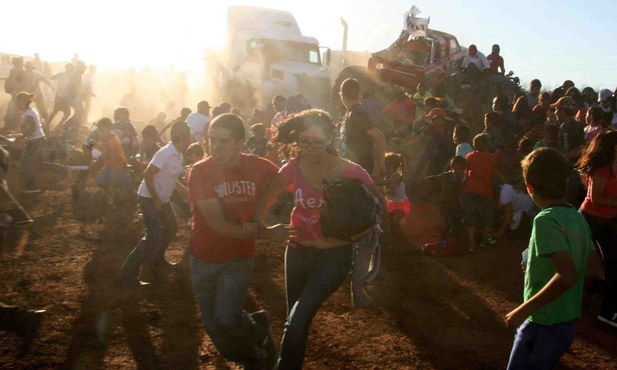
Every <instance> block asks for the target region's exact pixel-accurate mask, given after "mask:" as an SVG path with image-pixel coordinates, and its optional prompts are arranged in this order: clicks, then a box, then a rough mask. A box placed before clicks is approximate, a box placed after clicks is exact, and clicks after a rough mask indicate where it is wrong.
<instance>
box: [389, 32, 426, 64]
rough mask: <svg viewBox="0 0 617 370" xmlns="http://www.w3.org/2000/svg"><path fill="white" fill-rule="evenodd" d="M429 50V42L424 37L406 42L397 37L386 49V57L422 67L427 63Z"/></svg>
mask: <svg viewBox="0 0 617 370" xmlns="http://www.w3.org/2000/svg"><path fill="white" fill-rule="evenodd" d="M430 50H431V46H430V42H428V41H427V40H426V39H424V38H422V39H420V40H411V41H406V42H405V41H402V40H400V39H399V40H398V41H397V42H395V43H394V44H392V46H390V47H389V48H388V49H387V57H388V59H392V60H394V61H396V62H397V63H400V64H403V65H407V66H416V67H424V66H425V65H427V64H428V63H429V60H430V56H431V52H430Z"/></svg>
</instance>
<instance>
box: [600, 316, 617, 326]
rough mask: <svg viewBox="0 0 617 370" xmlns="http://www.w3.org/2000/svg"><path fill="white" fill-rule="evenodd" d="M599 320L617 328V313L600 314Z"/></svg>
mask: <svg viewBox="0 0 617 370" xmlns="http://www.w3.org/2000/svg"><path fill="white" fill-rule="evenodd" d="M598 320H600V321H602V322H603V323H605V324H609V325H610V326H612V327H615V328H617V312H610V313H609V312H600V314H599V315H598Z"/></svg>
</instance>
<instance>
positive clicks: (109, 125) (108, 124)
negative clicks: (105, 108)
mask: <svg viewBox="0 0 617 370" xmlns="http://www.w3.org/2000/svg"><path fill="white" fill-rule="evenodd" d="M96 127H97V128H105V129H110V130H111V129H113V128H114V123H113V122H112V121H111V119H109V118H107V117H103V118H101V119H100V120H98V122H97V123H96Z"/></svg>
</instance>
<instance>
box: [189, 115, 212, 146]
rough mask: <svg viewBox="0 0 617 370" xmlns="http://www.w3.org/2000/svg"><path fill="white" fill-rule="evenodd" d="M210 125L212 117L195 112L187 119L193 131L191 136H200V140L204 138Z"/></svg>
mask: <svg viewBox="0 0 617 370" xmlns="http://www.w3.org/2000/svg"><path fill="white" fill-rule="evenodd" d="M208 123H210V117H208V116H206V115H205V114H201V113H199V112H193V113H191V114H189V116H188V117H186V124H187V125H189V128H190V129H191V135H194V136H199V139H201V138H202V137H203V136H204V135H203V132H204V130H205V129H206V125H207V124H208Z"/></svg>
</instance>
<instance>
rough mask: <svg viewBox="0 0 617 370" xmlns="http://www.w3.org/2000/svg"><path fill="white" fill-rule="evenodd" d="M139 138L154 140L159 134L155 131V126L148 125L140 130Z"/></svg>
mask: <svg viewBox="0 0 617 370" xmlns="http://www.w3.org/2000/svg"><path fill="white" fill-rule="evenodd" d="M141 136H143V137H150V138H156V137H157V136H159V132H158V130H157V129H156V126H154V125H148V126H146V127H144V128H143V130H141Z"/></svg>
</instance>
